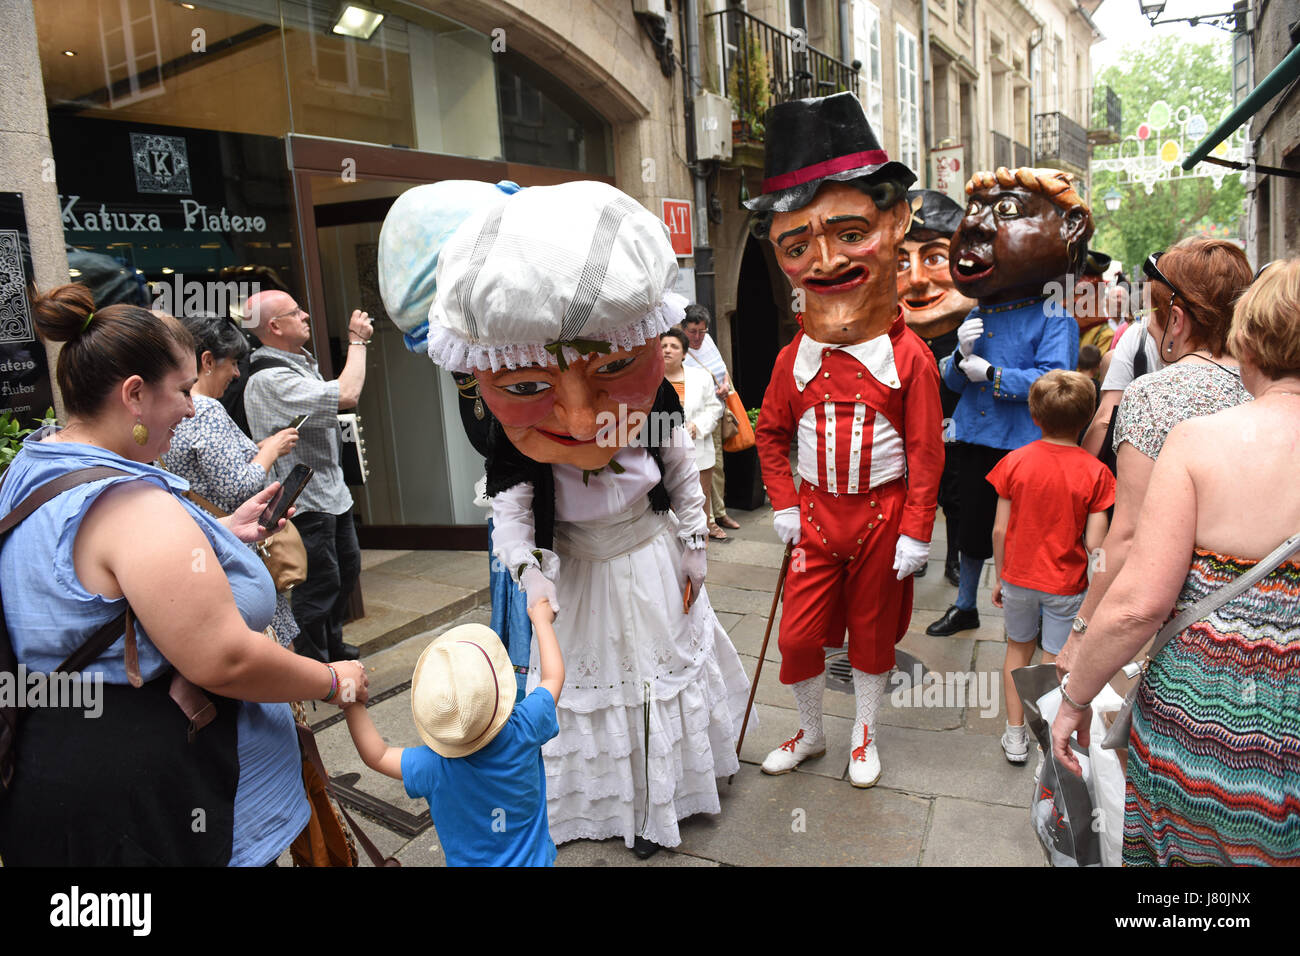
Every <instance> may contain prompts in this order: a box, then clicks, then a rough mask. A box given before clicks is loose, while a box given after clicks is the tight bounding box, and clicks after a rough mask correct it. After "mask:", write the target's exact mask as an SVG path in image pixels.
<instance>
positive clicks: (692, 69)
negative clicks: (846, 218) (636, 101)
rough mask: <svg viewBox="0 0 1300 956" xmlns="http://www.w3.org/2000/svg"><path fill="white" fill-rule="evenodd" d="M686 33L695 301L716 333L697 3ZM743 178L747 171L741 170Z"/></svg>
mask: <svg viewBox="0 0 1300 956" xmlns="http://www.w3.org/2000/svg"><path fill="white" fill-rule="evenodd" d="M680 9H681V11H682V17H683V18H684V21H685V22H684V24H683V26H684V27H685V32H686V84H685V85H686V89H685V91H684V92H685V96H686V113H685V115H686V116H687V117H688V122H687V129H686V160H687V162H688V163H689V164H690V168H691V176H692V177H693V178H694V180H695V237H694V240H695V248H694V249H693V250H692V251H693V252H694V253H695V301H696V302H698V303H700V305H703V306H704V307H705V308H707V309H708V310H709V316H710V320H709V326H710V329H709V331H710V332H712V333H714V334H715V337H716V333H717V319H716V317H714V311H715V308H714V306H715V289H714V274H713V247H712V246H711V245H709V190H708V184H707V182H706V176H705V174H704V172H703V171H702V170H701V169H700V159H699V151H698V149H697V147H696V143H695V94H696V92H698V91H699V90H700V89H701V88H702V87H701V85H700V19H699V17H700V10H699V3H698V2H697V0H685V2H684V3H683V4H681V6H680ZM741 175H742V176H743V175H744V171H743V170H742V171H741Z"/></svg>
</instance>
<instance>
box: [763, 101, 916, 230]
mask: <svg viewBox="0 0 1300 956" xmlns="http://www.w3.org/2000/svg"><path fill="white" fill-rule="evenodd" d="M763 122H764V124H765V125H766V127H767V135H766V137H765V142H764V148H765V150H766V156H765V168H764V171H763V173H764V175H763V194H762V195H761V196H758V197H757V198H755V199H751V200H749V201H748V202H746V203H745V206H746V207H747V208H749V209H752V210H754V211H755V212H767V211H769V210H771V211H773V212H790V211H791V210H792V209H799V208H801V207H803V206H806V205H808V203H810V202H812V198H813V196H815V195H816V194H817V190H818V189H819V188H820V187H821V184H822V183H824V182H827V181H833V182H845V181H847V180H850V179H861V178H864V177H867V176H870V177H872V178H873V179H876V180H878V181H884V180H893V181H894V182H896V183H898V184H899V185H900V186H901V187H902V188H903V189H906V188H907V187H909V186H911V185H912V183H914V182H916V174H915V173H913V172H912V171H911V170H910V169H908V168H907V167H906V166H904V165H903V164H902V163H898V162H894V161H892V160H891V159H890V158H889V156H888V155H887V154H886V153H885V151H884V149H882V148H881V145H880V140H878V139H877V138H876V134H875V132H874V131H873V130H872V129H871V124H870V123H868V122H867V114H866V113H864V112H863V111H862V103H861V102H859V100H858V98H857V97H856V96H854V95H853V94H852V93H836V94H834V95H833V96H822V97H817V98H814V99H806V100H791V101H789V102H787V103H778V104H777V105H776V106H774V107H772V108H771V109H770V110H768V111H767V116H766V117H765V118H764V120H763Z"/></svg>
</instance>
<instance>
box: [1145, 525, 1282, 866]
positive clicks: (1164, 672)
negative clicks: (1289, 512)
mask: <svg viewBox="0 0 1300 956" xmlns="http://www.w3.org/2000/svg"><path fill="white" fill-rule="evenodd" d="M1255 563H1256V562H1255V561H1253V560H1243V559H1240V558H1235V557H1231V556H1228V555H1221V554H1216V553H1214V552H1211V551H1206V550H1203V549H1200V548H1197V549H1196V550H1195V552H1194V554H1193V558H1192V565H1191V568H1190V570H1189V572H1188V575H1187V580H1186V581H1185V582H1184V584H1183V590H1182V593H1181V594H1180V595H1179V598H1178V602H1177V608H1178V609H1179V610H1181V609H1182V608H1185V607H1187V606H1189V605H1191V604H1192V603H1194V602H1196V601H1199V600H1201V599H1202V598H1204V597H1206V596H1207V595H1209V594H1211V593H1212V592H1214V591H1216V590H1217V589H1218V588H1220V587H1222V586H1223V585H1224V584H1227V583H1228V582H1229V581H1231V580H1233V579H1234V578H1236V577H1237V576H1239V575H1240V574H1242V573H1243V572H1245V571H1247V570H1249V569H1250V568H1251V567H1252V566H1253V565H1254V564H1255ZM1207 864H1208V865H1219V866H1223V865H1231V866H1241V865H1266V866H1279V865H1291V866H1298V865H1300V561H1294V560H1293V561H1288V562H1286V563H1284V564H1283V565H1281V566H1280V567H1279V568H1277V569H1276V570H1275V571H1273V573H1272V574H1270V575H1269V576H1268V577H1266V578H1264V579H1263V580H1262V581H1260V582H1259V583H1258V584H1256V585H1255V587H1253V588H1251V589H1250V590H1249V591H1247V592H1246V593H1244V594H1242V595H1241V596H1240V597H1238V598H1237V599H1236V600H1234V601H1230V602H1228V603H1227V604H1225V605H1224V606H1223V607H1221V608H1219V610H1217V611H1215V612H1214V613H1213V614H1211V615H1209V616H1208V617H1206V618H1204V619H1202V620H1201V621H1198V622H1197V623H1195V624H1193V625H1191V626H1190V627H1188V628H1187V629H1186V630H1185V631H1183V632H1182V633H1181V634H1179V635H1177V636H1176V637H1175V638H1174V639H1173V640H1171V641H1170V642H1169V643H1168V644H1167V645H1165V647H1164V649H1163V650H1162V651H1161V652H1160V653H1159V654H1158V655H1157V656H1156V658H1155V660H1154V661H1152V663H1151V666H1150V668H1149V669H1148V671H1147V676H1146V678H1145V679H1144V680H1143V682H1142V690H1141V691H1140V692H1139V696H1138V701H1137V706H1136V707H1135V708H1134V712H1133V732H1132V736H1131V738H1130V740H1129V758H1128V783H1127V789H1126V794H1125V806H1124V865H1125V866H1151V865H1158V866H1169V865H1174V866H1179V865H1207Z"/></svg>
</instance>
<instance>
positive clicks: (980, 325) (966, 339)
mask: <svg viewBox="0 0 1300 956" xmlns="http://www.w3.org/2000/svg"><path fill="white" fill-rule="evenodd" d="M983 334H984V320H983V319H967V320H966V321H965V322H963V323H962V324H961V325H959V326H957V348H958V349H960V350H961V354H962V355H970V354H971V353H972V352H974V351H975V341H976V340H977V339H978V338H979V337H980V336H981V335H983Z"/></svg>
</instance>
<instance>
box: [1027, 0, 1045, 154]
mask: <svg viewBox="0 0 1300 956" xmlns="http://www.w3.org/2000/svg"><path fill="white" fill-rule="evenodd" d="M1038 29H1039V30H1040V31H1042V32H1040V33H1039V34H1038V40H1037V41H1035V40H1032V39H1031V40H1030V41H1029V52H1028V54H1027V56H1026V59H1027V61H1028V62H1027V63H1026V64H1025V65H1026V68H1027V69H1028V71H1029V142H1028V144H1026V145H1028V146H1029V162H1030V163H1032V164H1033V165H1035V166H1037V165H1038V144H1037V143H1036V142H1034V116H1035V115H1036V109H1035V107H1036V106H1037V105H1038V97H1037V96H1036V95H1035V94H1034V85H1035V84H1034V80H1035V78H1036V77H1035V76H1034V48H1035V47H1037V46H1040V45H1041V44H1042V42H1043V38H1044V37H1045V36H1046V35H1047V32H1046V31H1047V26H1046V24H1044V25H1043V26H1041V27H1039V28H1038ZM1032 36H1033V34H1032V33H1031V34H1030V37H1032Z"/></svg>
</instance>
